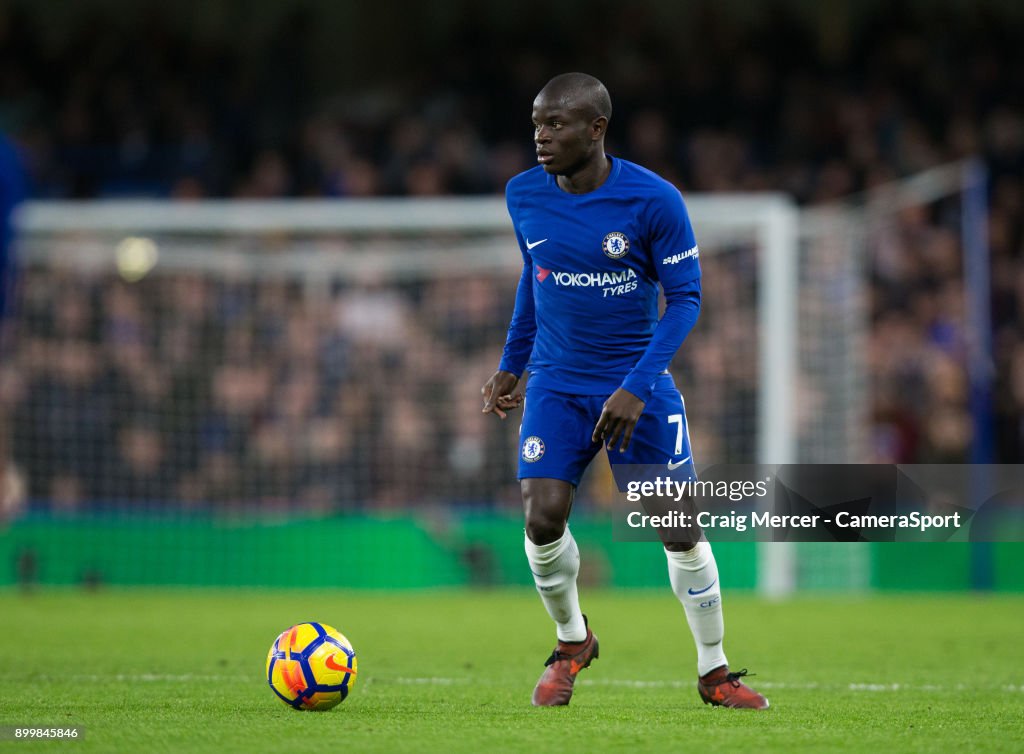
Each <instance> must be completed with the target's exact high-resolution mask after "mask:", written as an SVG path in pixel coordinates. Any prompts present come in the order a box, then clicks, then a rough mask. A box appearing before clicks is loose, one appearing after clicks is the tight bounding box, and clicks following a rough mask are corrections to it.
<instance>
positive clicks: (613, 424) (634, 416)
mask: <svg viewBox="0 0 1024 754" xmlns="http://www.w3.org/2000/svg"><path fill="white" fill-rule="evenodd" d="M645 405H646V404H645V403H644V402H643V401H642V400H640V399H639V398H637V397H636V396H635V395H633V394H632V393H631V392H629V391H628V390H626V389H625V388H621V387H620V388H619V389H618V390H616V391H615V392H614V393H612V394H611V396H610V397H609V398H608V400H606V401H605V402H604V408H603V409H602V411H601V416H600V417H599V418H598V420H597V424H595V425H594V435H593V440H594V442H603V443H605V445H606V446H607V447H608V448H609V449H610V450H611V449H614V448H615V446H616V444H617V443H618V442H619V439H621V440H622V445H621V446H620V447H619V452H625V450H626V449H627V448H628V447H629V441H630V440H632V439H633V430H634V429H636V423H637V422H638V421H639V420H640V414H642V413H643V412H644V406H645Z"/></svg>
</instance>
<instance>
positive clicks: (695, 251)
mask: <svg viewBox="0 0 1024 754" xmlns="http://www.w3.org/2000/svg"><path fill="white" fill-rule="evenodd" d="M699 256H700V248H699V247H697V246H694V247H693V248H692V249H687V250H686V251H681V252H679V253H678V254H673V255H672V256H670V257H665V258H664V259H662V260H661V263H662V264H678V263H679V262H682V261H683V260H684V259H696V258H697V257H699Z"/></svg>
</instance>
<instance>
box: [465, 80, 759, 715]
mask: <svg viewBox="0 0 1024 754" xmlns="http://www.w3.org/2000/svg"><path fill="white" fill-rule="evenodd" d="M611 114H612V105H611V98H610V97H609V95H608V90H607V89H606V88H605V87H604V85H603V84H602V83H601V82H600V81H598V80H597V79H595V78H594V77H592V76H588V75H586V74H583V73H566V74H562V75H560V76H556V77H555V78H553V79H551V81H549V82H548V83H547V84H546V85H545V86H544V88H543V89H542V90H541V92H540V94H538V95H537V98H536V99H535V100H534V102H533V127H534V137H533V138H534V143H535V145H536V150H537V162H539V163H540V164H539V166H537V167H535V168H533V169H531V170H528V171H526V172H524V173H521V174H520V175H518V176H516V177H514V178H513V179H512V180H511V181H509V183H508V188H507V190H506V201H507V203H508V211H509V214H510V215H511V218H512V224H513V226H514V228H515V233H516V238H517V239H518V241H519V246H520V250H521V251H522V255H523V273H522V277H521V278H520V281H519V287H518V289H517V292H516V303H515V311H514V312H513V315H512V323H511V325H510V326H509V330H508V338H507V340H506V342H505V350H504V354H503V356H502V359H501V363H500V365H499V367H498V371H497V372H495V373H494V375H493V376H492V377H491V378H490V379H489V380H488V381H487V383H486V384H485V385H484V386H483V388H482V393H483V396H484V407H483V411H484V413H494V414H496V415H497V416H499V417H500V418H502V419H504V418H505V417H506V416H507V412H508V411H510V410H513V409H515V408H518V407H519V406H520V405H521V404H523V401H524V396H523V395H522V394H521V393H517V392H516V386H517V385H518V383H519V380H520V377H521V376H522V375H523V372H524V370H525V369H526V368H527V362H529V369H530V375H531V376H530V382H529V386H528V387H527V390H526V395H525V408H524V415H523V423H522V427H521V429H520V443H521V447H520V454H519V479H520V486H521V490H522V496H523V509H524V514H525V520H526V542H525V547H526V557H527V559H528V561H529V563H530V570H531V571H532V572H533V575H534V581H535V582H536V585H537V590H538V592H539V594H540V597H541V600H542V601H543V603H544V606H545V608H547V611H548V613H549V614H550V616H551V617H552V619H554V621H555V626H556V634H557V640H558V643H557V646H556V647H555V650H554V652H552V654H551V657H550V658H548V660H547V662H546V663H545V666H546V669H545V670H544V673H543V675H541V677H540V680H539V681H538V683H537V686H536V688H535V689H534V691H533V703H534V704H535V705H538V706H555V705H564V704H568V703H569V700H570V698H571V697H572V692H573V685H574V683H575V681H576V676H577V674H578V673H579V671H580V670H582V669H583V668H585V667H587V666H589V665H590V663H591V661H592V660H594V659H596V658H597V656H598V641H597V637H596V636H595V635H594V633H593V631H592V630H591V629H590V627H589V626H588V625H587V620H586V618H585V617H584V615H583V613H582V612H581V611H580V605H579V598H578V596H577V590H576V576H577V574H578V573H579V550H578V549H577V547H576V542H575V540H574V539H573V537H572V533H571V532H570V531H569V528H568V519H569V512H570V510H571V509H572V502H573V495H574V494H575V491H576V487H577V486H578V485H579V482H580V477H581V476H582V475H583V471H584V469H585V468H586V467H587V465H588V464H589V463H590V461H591V460H592V459H593V458H594V456H595V455H596V454H597V452H598V451H599V450H600V449H601V448H602V446H604V447H605V448H606V451H607V453H608V457H609V460H610V461H611V463H612V464H613V465H617V464H659V465H660V464H667V467H668V469H670V470H671V469H675V468H676V467H678V466H681V465H683V464H691V465H692V460H691V458H690V442H689V437H688V434H687V431H686V412H685V409H684V407H683V399H682V396H681V394H680V393H679V391H678V390H677V389H676V386H675V383H674V382H673V380H672V376H671V375H670V374H669V373H668V365H669V362H670V361H671V359H672V356H673V355H674V354H675V352H676V351H677V350H678V349H679V346H680V345H681V344H682V342H683V339H684V338H685V337H686V335H687V333H689V331H690V329H691V328H692V327H693V325H694V323H695V322H696V320H697V314H698V312H699V310H700V291H701V287H700V276H701V271H700V263H699V261H698V249H697V242H696V241H695V240H694V235H693V229H692V228H691V227H690V220H689V217H688V215H687V212H686V207H685V205H684V204H683V199H682V197H681V196H680V194H679V191H678V190H676V188H675V187H674V186H672V185H671V184H669V183H668V182H667V181H665V180H663V179H662V178H660V177H658V176H657V175H655V174H654V173H652V172H650V171H649V170H645V169H644V168H642V167H640V166H638V165H635V164H633V163H630V162H627V161H626V160H621V159H618V158H614V157H610V156H608V155H606V154H605V151H604V137H605V132H606V130H607V128H608V120H609V118H610V117H611ZM659 282H660V283H661V286H662V289H663V290H664V292H665V299H666V303H667V306H666V309H665V313H664V315H662V317H661V319H660V320H659V319H658V288H657V286H658V283H659ZM665 556H666V558H667V560H668V572H669V580H670V582H671V585H672V589H673V591H674V592H675V594H676V596H677V597H678V598H679V601H680V602H681V603H682V605H683V608H684V610H685V613H686V619H687V622H688V623H689V626H690V630H691V632H692V633H693V637H694V640H695V642H696V645H697V668H698V683H697V689H698V691H699V693H700V696H701V698H702V699H703V700H704V702H705V703H707V704H713V705H716V706H717V705H722V706H726V707H742V708H751V709H765V708H767V707H768V701H767V700H766V699H765V698H764V697H763V696H762V695H761V694H759V693H757V692H756V691H754V690H753V689H751V688H750V687H749V686H747V685H746V684H744V683H743V682H742V681H741V680H740V678H741V677H742V676H743V675H745V674H746V671H745V670H741V671H739V672H735V673H734V672H730V670H729V666H728V663H727V660H726V657H725V653H724V651H723V649H722V637H723V631H724V629H723V621H722V605H721V591H720V588H719V583H718V568H717V566H716V565H715V558H714V555H713V554H712V552H711V546H710V545H709V544H708V542H707V541H706V540H704V539H703V538H701V541H699V542H667V543H665Z"/></svg>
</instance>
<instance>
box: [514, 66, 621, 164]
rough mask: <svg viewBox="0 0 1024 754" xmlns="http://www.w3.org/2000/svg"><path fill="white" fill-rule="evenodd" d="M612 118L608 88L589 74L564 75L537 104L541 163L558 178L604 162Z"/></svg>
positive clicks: (535, 136)
mask: <svg viewBox="0 0 1024 754" xmlns="http://www.w3.org/2000/svg"><path fill="white" fill-rule="evenodd" d="M611 117H612V99H611V97H610V96H608V90H607V89H606V88H605V85H604V84H602V83H601V82H600V81H598V80H597V79H595V78H594V77H593V76H589V75H587V74H586V73H563V74H561V75H558V76H555V77H554V78H553V79H551V81H549V82H548V83H547V84H545V85H544V88H543V89H541V90H540V93H539V94H538V95H537V97H536V99H534V101H533V139H534V143H535V144H536V146H537V160H538V162H540V164H541V165H543V166H544V169H545V170H546V171H547V172H549V173H553V174H556V175H571V174H572V173H574V172H576V171H577V170H578V169H579V168H581V167H582V166H584V165H586V164H587V163H589V162H590V161H591V160H593V159H604V135H605V132H606V131H607V130H608V121H609V120H610V119H611Z"/></svg>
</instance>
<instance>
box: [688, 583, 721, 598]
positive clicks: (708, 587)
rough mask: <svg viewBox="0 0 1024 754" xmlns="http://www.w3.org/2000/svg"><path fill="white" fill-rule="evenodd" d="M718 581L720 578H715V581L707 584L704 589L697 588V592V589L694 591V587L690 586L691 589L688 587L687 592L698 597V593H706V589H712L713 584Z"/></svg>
mask: <svg viewBox="0 0 1024 754" xmlns="http://www.w3.org/2000/svg"><path fill="white" fill-rule="evenodd" d="M717 581H718V579H715V580H714V581H712V582H711V583H710V584H708V585H707V586H706V587H704V588H703V589H698V590H697V591H696V592H695V591H693V589H692V588H690V589H687V590H686V593H687V594H692V595H693V596H694V597H696V596H697V595H698V594H704V592H706V591H707V590H708V589H710V588H711V587H713V586H714V585H715V582H717Z"/></svg>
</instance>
